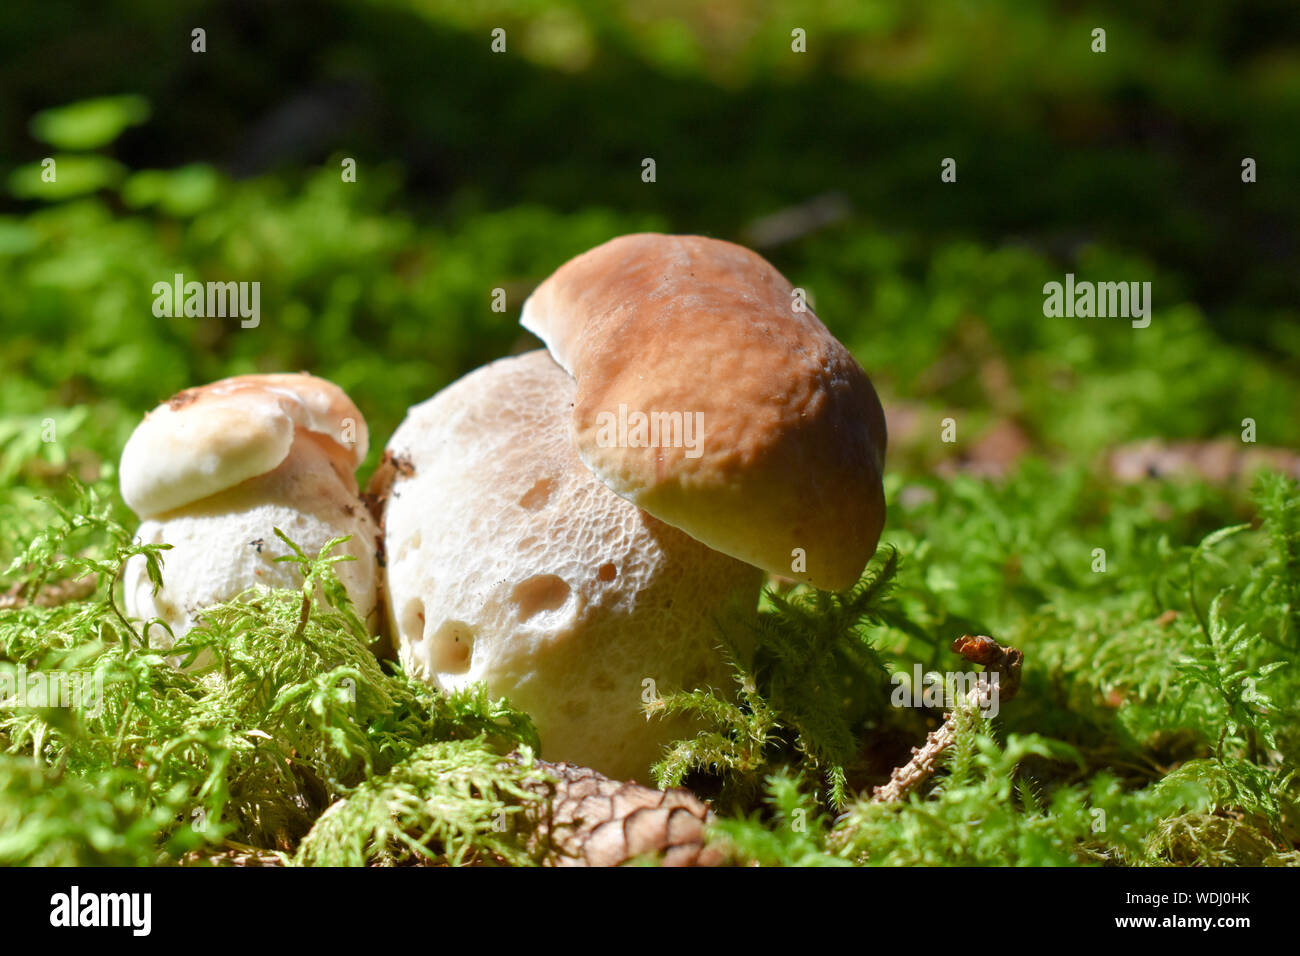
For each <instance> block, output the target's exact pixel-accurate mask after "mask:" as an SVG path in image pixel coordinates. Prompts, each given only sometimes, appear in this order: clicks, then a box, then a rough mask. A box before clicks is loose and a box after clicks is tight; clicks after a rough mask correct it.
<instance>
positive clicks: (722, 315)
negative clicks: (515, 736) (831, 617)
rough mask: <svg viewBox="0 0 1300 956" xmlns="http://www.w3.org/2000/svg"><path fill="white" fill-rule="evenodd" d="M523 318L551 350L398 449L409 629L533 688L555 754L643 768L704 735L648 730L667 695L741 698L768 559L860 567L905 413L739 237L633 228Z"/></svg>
mask: <svg viewBox="0 0 1300 956" xmlns="http://www.w3.org/2000/svg"><path fill="white" fill-rule="evenodd" d="M521 322H522V323H523V324H524V325H525V326H526V327H527V328H528V329H530V330H531V331H533V332H535V333H536V334H537V335H538V336H540V337H541V339H542V340H543V342H545V344H546V345H547V347H548V349H549V350H550V355H547V354H546V353H544V352H536V353H530V354H528V355H525V356H522V357H520V358H513V359H506V360H502V361H499V362H496V363H494V364H492V365H489V366H487V367H485V368H483V369H480V370H479V371H477V372H474V373H473V374H471V375H469V376H467V377H466V378H464V379H461V380H460V381H459V382H456V383H455V384H453V385H452V386H450V387H449V388H447V389H445V390H444V391H442V392H440V393H439V394H438V395H436V396H434V398H433V399H431V400H429V401H428V402H425V403H424V404H422V405H418V406H416V407H415V408H413V409H411V411H410V412H409V414H408V416H407V419H406V421H405V422H404V423H403V424H402V426H401V427H400V428H399V429H398V431H397V433H396V434H395V435H394V436H393V439H392V441H391V442H390V444H389V449H388V453H387V455H386V462H387V463H388V467H387V468H383V469H381V471H380V472H378V473H377V476H376V477H377V479H379V481H378V482H377V484H376V485H375V486H373V487H372V490H377V492H378V494H379V496H380V497H381V498H382V497H383V495H384V494H385V493H387V494H388V495H389V497H388V500H387V503H386V511H385V532H384V533H385V545H386V551H387V555H388V567H387V575H388V577H387V587H388V595H389V620H390V621H391V622H392V626H393V629H394V631H395V635H396V638H397V643H398V648H399V653H400V656H401V658H402V660H403V662H404V664H405V665H406V667H407V668H408V670H409V671H410V672H412V673H413V674H415V675H417V676H419V677H421V678H423V679H424V680H426V681H429V682H431V683H433V684H435V685H437V686H440V687H443V688H447V689H450V688H458V687H463V686H465V685H467V684H469V683H472V682H475V681H479V680H482V681H484V682H485V683H486V684H487V687H488V689H489V690H490V692H492V693H493V694H504V695H507V696H509V697H510V699H511V700H512V702H513V703H514V704H515V705H516V706H519V707H521V708H522V709H524V710H525V711H527V712H528V713H530V714H531V715H532V717H533V719H534V721H535V722H536V724H537V727H538V731H539V733H540V735H541V739H542V748H543V755H544V756H546V757H548V758H549V759H555V760H569V761H574V762H578V763H584V764H587V765H588V766H591V767H593V768H595V769H597V770H599V771H601V772H603V773H606V774H609V775H610V776H614V777H634V776H638V775H643V774H644V773H645V771H646V768H647V766H648V765H649V763H650V762H651V761H652V760H653V759H654V758H655V757H657V756H658V755H659V753H660V751H661V748H662V745H663V744H664V743H665V742H666V741H667V740H669V739H672V738H673V737H680V736H683V735H684V734H685V733H689V731H690V728H689V726H687V725H684V724H682V723H677V724H662V725H660V724H652V725H649V726H647V725H646V724H645V722H644V718H643V717H642V716H641V709H642V707H641V705H642V702H643V700H645V699H647V698H646V696H644V695H645V694H647V693H648V692H653V691H654V690H657V689H659V688H665V689H666V688H668V687H686V688H693V687H698V686H701V685H703V684H708V683H712V684H713V685H714V687H715V688H718V689H724V688H726V687H727V686H728V684H729V680H728V678H727V676H726V672H725V668H724V667H723V666H722V663H723V662H722V660H721V658H720V656H719V655H718V654H717V652H716V646H717V644H718V643H719V637H720V635H719V634H718V628H719V627H721V628H722V629H724V630H726V631H727V632H728V633H729V635H730V636H731V639H732V640H736V639H737V637H738V636H740V635H743V634H744V633H746V630H745V628H744V627H737V626H736V624H737V622H739V621H743V620H746V619H748V618H750V617H751V616H752V615H753V614H754V613H755V604H756V597H757V591H758V588H759V586H760V584H761V580H762V575H761V573H760V571H759V569H760V568H761V569H763V570H766V571H769V572H772V573H777V574H781V575H785V576H788V577H793V578H796V579H800V580H804V581H808V582H810V583H812V584H815V585H816V586H818V587H830V588H844V587H848V586H850V585H852V584H853V583H855V582H856V581H857V579H858V577H859V575H860V574H861V572H862V569H863V568H864V567H865V565H866V563H867V561H868V560H870V557H871V555H872V554H873V553H874V551H875V549H876V544H877V542H878V540H879V537H880V531H881V527H882V525H883V523H884V510H885V509H884V494H883V490H882V487H881V469H882V467H883V463H884V454H885V419H884V413H883V410H882V409H881V407H880V401H879V399H878V398H877V397H876V393H875V390H874V389H873V388H872V386H871V383H870V381H869V380H868V379H867V376H866V374H865V373H864V372H863V371H862V369H861V367H860V366H859V365H858V364H857V362H856V361H854V359H853V358H852V356H851V355H850V354H849V353H848V351H847V350H846V349H845V348H844V347H843V346H842V345H841V344H840V343H839V342H837V341H836V340H835V338H834V337H833V336H832V335H831V334H830V332H829V331H827V329H826V327H825V326H824V325H822V323H821V322H820V321H819V320H818V319H817V317H816V316H815V315H813V314H812V312H811V311H808V310H807V308H806V306H804V304H803V299H802V297H801V296H800V295H799V294H798V293H797V290H795V289H794V288H793V287H792V286H791V285H790V283H789V282H787V281H786V280H785V279H784V278H783V277H782V276H781V275H780V273H778V272H777V271H776V270H775V269H774V268H773V267H772V266H771V265H769V264H768V263H767V262H766V261H765V260H763V259H762V258H760V257H759V256H757V255H755V254H754V253H752V252H749V251H748V250H746V249H742V248H741V247H739V246H735V245H732V244H730V243H726V242H719V241H716V240H712V239H704V238H699V237H694V236H684V237H674V236H658V235H635V236H625V237H623V238H620V239H615V240H612V241H611V242H608V243H605V244H604V245H602V246H599V247H598V248H596V249H593V250H591V251H590V252H587V253H585V254H584V255H581V256H579V257H577V258H576V259H574V260H572V261H570V262H569V263H567V264H565V265H564V266H562V267H561V268H560V269H559V270H558V271H557V272H556V273H555V274H554V275H552V276H551V277H550V278H549V279H547V280H546V281H545V282H543V283H542V284H541V286H539V287H538V289H537V291H536V292H535V293H534V294H533V295H532V296H531V297H530V298H529V300H528V301H527V302H525V303H524V310H523V316H522V318H521ZM557 362H558V363H559V364H558V365H557V364H556V363H557ZM566 372H567V373H568V374H565V373H566Z"/></svg>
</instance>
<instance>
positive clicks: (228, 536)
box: [120, 374, 378, 647]
mask: <svg viewBox="0 0 1300 956" xmlns="http://www.w3.org/2000/svg"><path fill="white" fill-rule="evenodd" d="M368 446H369V434H368V432H367V429H366V423H365V419H364V418H363V417H362V415H361V413H360V412H359V411H358V410H357V407H356V406H355V405H354V404H353V403H352V400H351V399H349V398H348V396H347V395H346V394H345V393H344V392H343V390H342V389H340V388H339V387H338V386H337V385H334V384H333V383H331V382H327V381H325V380H323V379H319V378H315V377H314V376H311V375H306V374H277V375H241V376H238V377H235V378H228V379H223V380H221V381H218V382H213V383H211V384H209V385H204V386H201V387H198V388H191V389H187V390H186V391H183V392H180V393H179V394H177V395H174V396H173V397H172V398H170V399H168V400H167V401H166V402H164V403H163V404H162V405H160V406H158V407H157V408H155V409H154V410H153V411H151V412H150V413H149V414H148V415H146V416H145V419H144V421H143V422H141V423H140V425H139V426H137V427H136V429H135V431H134V432H133V433H132V434H131V437H130V439H129V440H128V441H127V443H126V448H125V449H124V450H123V452H122V461H121V467H120V482H121V489H122V497H123V498H124V499H125V501H126V503H127V505H129V506H130V507H131V509H132V510H133V511H134V512H135V513H136V514H137V515H138V516H139V517H140V518H141V519H143V520H142V522H141V525H140V528H139V531H138V532H137V537H138V538H139V539H140V540H141V541H142V542H143V543H145V544H169V545H171V546H172V547H171V549H170V550H168V551H165V552H163V561H164V568H163V588H162V589H161V591H159V593H158V594H156V595H155V594H154V593H153V588H152V585H151V583H150V581H149V579H148V577H147V575H146V574H145V565H144V560H143V558H141V557H135V558H132V559H131V561H129V562H128V563H127V567H126V571H125V573H124V576H123V582H124V587H125V603H126V608H127V612H128V613H129V614H131V615H132V616H134V617H137V618H142V619H145V620H148V619H152V618H158V619H161V620H162V621H164V622H166V623H167V625H168V626H169V627H170V628H171V629H172V632H173V634H174V635H175V636H176V637H180V636H181V635H183V634H184V633H185V632H187V631H188V630H189V629H190V628H191V627H193V626H194V624H195V622H196V620H197V618H198V616H199V615H200V614H201V612H202V610H203V609H204V608H205V607H209V606H211V605H213V604H217V603H220V602H222V601H227V600H231V599H233V598H235V597H237V596H239V595H240V594H242V593H244V592H245V591H248V590H249V589H251V588H256V587H267V588H274V587H287V588H293V587H300V586H301V584H302V577H301V573H300V572H299V570H298V567H297V566H296V565H295V564H293V563H292V562H283V561H282V562H276V561H275V558H276V557H278V556H281V555H283V554H286V553H287V552H288V549H287V548H286V547H285V545H284V543H283V542H282V541H280V539H279V538H278V537H277V536H276V535H275V529H276V528H279V529H280V530H282V531H283V532H284V533H285V534H286V535H287V536H288V537H289V539H290V540H292V541H293V542H294V543H295V544H297V545H298V546H299V547H301V548H302V549H303V550H304V551H306V552H307V553H308V554H314V553H315V552H317V551H319V550H320V548H322V547H323V546H324V545H325V544H326V543H328V542H329V541H330V540H331V539H332V538H336V537H342V536H344V535H351V540H349V541H347V542H346V543H344V544H343V545H341V546H340V547H339V548H338V549H337V550H336V551H335V552H333V553H336V554H338V553H342V554H348V555H351V556H352V557H354V558H355V559H356V560H355V561H344V562H340V563H338V564H336V565H335V566H334V567H335V570H336V572H337V573H338V576H339V579H340V581H341V582H342V583H343V585H344V586H345V587H346V589H347V591H348V594H349V596H350V597H351V599H352V603H353V605H354V607H355V610H356V612H357V614H358V616H360V617H361V618H362V620H366V619H367V618H369V619H371V623H372V625H373V623H374V615H375V614H376V610H377V587H378V568H377V565H376V559H375V546H376V541H377V530H376V528H375V524H374V521H373V520H372V519H371V517H370V514H369V513H368V511H367V510H366V508H365V506H364V504H363V503H362V501H361V499H360V498H359V497H358V494H357V483H356V476H355V471H356V468H357V466H358V465H359V464H360V463H361V461H362V460H363V459H364V458H365V456H366V450H367V448H368ZM151 640H153V642H154V643H155V646H161V647H166V646H167V645H168V643H169V642H168V641H167V639H166V638H165V637H163V638H159V637H158V636H157V635H156V634H155V635H152V636H151Z"/></svg>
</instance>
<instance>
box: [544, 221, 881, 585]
mask: <svg viewBox="0 0 1300 956" xmlns="http://www.w3.org/2000/svg"><path fill="white" fill-rule="evenodd" d="M520 321H521V322H522V324H523V325H524V327H525V328H527V329H528V330H529V331H531V332H533V333H534V334H536V335H537V336H538V337H540V338H541V339H542V341H543V342H544V343H545V344H546V346H547V348H548V349H549V350H550V352H551V354H552V356H554V358H555V360H556V361H557V362H559V363H560V365H562V366H563V367H564V369H565V371H567V372H568V373H569V374H570V375H572V376H573V377H574V379H575V380H576V381H577V398H576V403H575V407H574V409H573V415H572V428H573V435H574V440H575V441H576V442H577V447H578V454H579V455H581V457H582V460H583V461H584V462H585V463H586V464H587V465H588V467H590V468H591V470H592V471H593V472H595V474H596V475H597V476H598V477H599V478H600V480H601V481H603V482H604V483H605V484H606V485H607V486H608V487H609V488H611V489H612V490H613V491H614V492H615V493H617V494H618V495H620V496H622V497H623V498H626V499H627V500H628V501H631V502H632V503H634V504H635V505H637V506H638V507H640V508H644V509H645V510H646V511H648V512H650V513H651V514H652V515H654V516H655V517H656V518H659V519H661V520H662V521H666V522H668V524H670V525H673V526H674V527H676V528H680V529H681V530H682V531H685V532H686V533H687V534H689V535H690V536H691V537H693V538H696V539H697V540H699V541H702V542H704V543H705V544H707V545H708V546H709V547H711V548H713V549H715V550H717V551H721V552H722V553H724V554H728V555H731V556H732V557H734V558H738V559H739V560H741V561H745V562H747V563H749V564H753V565H757V566H758V567H760V568H762V569H763V570H765V571H768V572H771V573H773V574H779V575H784V576H786V577H791V578H794V579H796V580H800V581H806V582H808V583H811V584H813V585H815V586H817V587H819V588H830V589H842V588H847V587H850V586H852V585H853V584H854V583H855V582H856V581H857V580H858V577H859V576H860V575H861V573H862V570H863V568H864V567H865V566H866V563H867V562H868V561H869V560H870V559H871V555H872V554H874V553H875V550H876V545H877V543H878V542H879V539H880V532H881V529H882V527H883V525H884V520H885V501H884V491H883V488H882V485H881V473H882V469H883V467H884V459H885V416H884V412H883V410H882V409H881V406H880V400H879V398H877V396H876V392H875V389H874V388H873V387H872V385H871V382H870V380H869V379H868V378H867V376H866V373H864V372H863V371H862V368H861V366H859V365H858V363H857V362H856V361H855V360H854V358H853V356H852V355H850V354H849V352H848V350H847V349H846V348H844V346H843V345H841V344H840V343H839V342H838V341H836V339H835V338H834V336H832V335H831V333H830V332H829V331H828V330H827V329H826V327H825V326H824V325H822V323H821V321H820V320H818V318H817V317H816V316H815V315H814V314H813V313H812V311H811V309H810V308H809V307H808V306H807V305H806V303H805V301H804V298H803V297H802V296H801V295H799V294H798V293H797V290H796V289H794V287H793V286H791V285H790V283H789V282H788V281H786V279H785V277H784V276H782V275H781V274H780V273H779V272H777V271H776V269H774V268H773V267H772V266H771V264H769V263H768V262H767V261H766V260H765V259H763V258H762V257H761V256H759V255H757V254H755V253H753V252H750V251H749V250H748V249H744V248H742V247H740V246H737V245H733V244H732V243H729V242H721V241H719V240H716V239H706V238H702V237H700V236H664V235H654V234H640V235H630V236H622V237H620V238H617V239H612V240H610V241H609V242H606V243H604V244H603V245H600V246H597V247H596V248H595V249H592V250H590V251H589V252H586V253H583V254H582V255H580V256H578V257H577V258H575V259H572V260H570V261H569V262H567V263H565V264H564V265H563V266H561V267H560V268H559V269H558V270H557V271H556V272H555V273H554V274H553V275H552V276H551V277H550V278H548V279H547V280H546V281H545V282H543V283H542V284H541V285H540V286H539V287H538V288H537V290H536V292H534V293H533V295H532V296H531V297H530V298H529V299H528V301H527V302H525V303H524V309H523V315H522V317H521V319H520Z"/></svg>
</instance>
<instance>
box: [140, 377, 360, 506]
mask: <svg viewBox="0 0 1300 956" xmlns="http://www.w3.org/2000/svg"><path fill="white" fill-rule="evenodd" d="M299 431H301V432H307V433H311V434H314V435H317V436H319V437H321V438H323V439H325V440H326V442H327V444H326V445H325V447H326V448H327V449H328V451H329V452H330V460H331V463H332V464H333V466H334V470H335V471H336V472H338V473H339V475H340V477H342V478H344V479H345V483H348V484H350V486H351V487H352V488H353V489H354V490H355V486H356V481H355V477H354V476H353V472H354V471H355V470H356V467H357V466H358V465H360V464H361V462H362V461H363V460H364V459H365V457H366V451H367V450H368V448H369V442H370V437H369V433H368V431H367V429H366V420H365V419H364V418H363V417H362V415H361V412H360V411H358V410H357V407H356V405H354V404H353V403H352V400H351V399H350V398H348V396H347V394H346V393H345V392H344V391H343V390H342V389H341V388H339V387H338V386H337V385H335V384H334V383H333V382H327V381H325V380H324V379H320V378H316V377H315V376H312V375H307V374H305V373H298V374H294V373H286V374H273V375H240V376H236V377H234V378H226V379H221V380H220V381H217V382H212V383H211V384H209V385H202V386H199V387H198V388H190V389H186V390H185V391H183V392H180V393H178V394H176V395H173V396H172V397H171V398H169V399H168V400H167V401H166V402H163V403H162V404H161V405H159V406H158V407H157V408H155V409H154V410H153V411H151V412H150V413H149V414H148V415H146V416H145V419H144V421H143V422H141V423H140V424H139V426H137V427H136V430H135V431H134V432H132V433H131V437H130V439H128V441H127V443H126V448H125V449H123V451H122V462H121V468H120V476H119V477H120V481H121V487H122V497H123V498H124V499H125V501H126V503H127V504H128V505H129V506H130V507H131V510H133V511H134V512H135V513H136V514H137V515H139V516H140V517H142V518H148V517H151V516H153V515H157V514H161V513H163V512H165V511H170V510H171V509H173V508H179V507H181V506H183V505H187V504H190V503H191V502H194V501H199V500H201V499H203V498H206V497H208V496H209V495H213V494H216V493H217V492H220V491H225V490H226V489H228V488H233V487H234V486H235V485H237V484H239V483H240V482H243V481H246V480H248V479H249V478H254V477H256V476H258V475H264V474H266V473H268V472H270V471H272V470H273V469H275V468H276V467H277V466H278V465H279V464H280V463H281V462H282V461H284V460H285V458H286V457H287V456H288V454H289V449H290V448H291V447H292V446H293V443H294V438H295V434H296V433H297V432H299Z"/></svg>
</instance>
